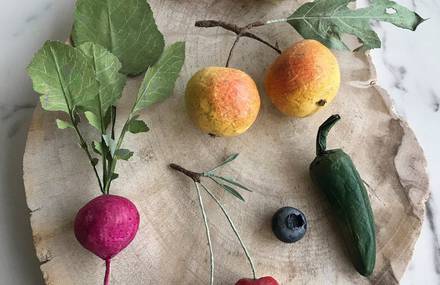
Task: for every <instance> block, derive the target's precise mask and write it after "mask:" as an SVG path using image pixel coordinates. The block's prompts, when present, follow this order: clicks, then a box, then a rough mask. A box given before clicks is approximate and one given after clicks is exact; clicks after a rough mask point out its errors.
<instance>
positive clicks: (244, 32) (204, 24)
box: [195, 20, 281, 67]
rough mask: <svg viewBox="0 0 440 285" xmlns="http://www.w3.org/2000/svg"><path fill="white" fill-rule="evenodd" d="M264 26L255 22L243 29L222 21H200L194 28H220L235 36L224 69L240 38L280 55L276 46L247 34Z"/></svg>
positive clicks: (259, 22) (252, 34)
mask: <svg viewBox="0 0 440 285" xmlns="http://www.w3.org/2000/svg"><path fill="white" fill-rule="evenodd" d="M264 25H265V23H264V22H261V21H257V22H253V23H250V24H248V25H246V26H244V27H239V26H237V25H235V24H231V23H227V22H223V21H217V20H202V21H197V22H196V24H195V26H196V27H200V28H213V27H221V28H223V29H225V30H228V31H231V32H233V33H235V34H236V35H237V37H236V39H235V41H234V43H233V44H232V47H231V50H230V51H229V56H228V59H227V61H226V67H228V66H229V61H230V59H231V57H232V53H233V50H234V48H235V46H236V45H237V43H238V41H239V40H240V38H241V37H246V38H251V39H254V40H256V41H258V42H260V43H262V44H265V45H266V46H268V47H270V48H272V49H273V50H275V51H276V52H277V53H279V54H280V53H281V50H280V49H279V48H278V47H277V46H276V45H273V44H271V43H269V42H268V41H266V40H263V39H262V38H260V37H259V36H257V35H255V34H254V33H251V32H249V30H250V29H252V28H255V27H260V26H264Z"/></svg>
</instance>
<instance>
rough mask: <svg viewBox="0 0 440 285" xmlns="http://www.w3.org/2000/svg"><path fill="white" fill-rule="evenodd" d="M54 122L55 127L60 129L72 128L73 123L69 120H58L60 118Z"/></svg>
mask: <svg viewBox="0 0 440 285" xmlns="http://www.w3.org/2000/svg"><path fill="white" fill-rule="evenodd" d="M56 123H57V127H58V128H59V129H61V130H64V129H67V128H72V129H73V125H72V124H71V123H69V122H66V121H63V120H60V119H56Z"/></svg>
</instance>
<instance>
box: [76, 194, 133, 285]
mask: <svg viewBox="0 0 440 285" xmlns="http://www.w3.org/2000/svg"><path fill="white" fill-rule="evenodd" d="M74 228H75V236H76V239H77V240H78V241H79V242H80V243H81V245H82V246H83V247H85V248H86V249H88V250H89V251H91V252H93V253H94V254H95V255H97V256H98V257H100V258H102V259H103V260H105V265H106V270H105V278H104V285H107V284H109V279H110V278H109V275H110V260H111V259H112V258H113V257H114V256H115V255H117V254H118V253H119V252H120V251H121V250H123V249H124V248H126V247H127V246H128V245H129V244H130V243H131V241H132V240H133V239H134V237H135V236H136V233H137V230H138V228H139V212H138V210H137V209H136V206H135V205H134V204H133V203H132V202H131V201H130V200H128V199H126V198H124V197H121V196H116V195H101V196H99V197H96V198H95V199H93V200H91V201H90V202H88V203H87V204H86V205H85V206H84V207H82V208H81V209H80V210H79V211H78V214H77V215H76V218H75V226H74Z"/></svg>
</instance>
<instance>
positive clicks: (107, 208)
mask: <svg viewBox="0 0 440 285" xmlns="http://www.w3.org/2000/svg"><path fill="white" fill-rule="evenodd" d="M119 2H121V1H108V0H103V1H95V0H78V1H77V4H76V8H75V17H74V25H73V26H74V27H73V33H72V35H71V45H70V44H66V43H61V42H56V41H47V42H46V43H45V44H44V45H43V47H42V48H41V49H40V50H39V51H38V52H37V53H36V54H35V55H34V57H33V59H32V62H31V63H30V64H29V66H28V68H27V71H28V74H29V76H30V78H31V79H32V84H33V88H34V90H35V91H36V92H37V93H39V94H40V95H41V97H40V101H41V107H42V108H43V109H44V110H46V111H57V119H56V124H57V126H58V128H59V129H65V130H68V129H69V130H71V131H73V132H74V134H75V135H76V138H77V139H78V143H79V146H80V147H81V149H82V150H83V151H84V153H85V158H87V160H88V161H89V166H90V167H91V170H92V171H93V174H94V175H95V176H96V180H97V182H98V185H97V186H99V190H100V191H101V193H102V195H101V196H99V197H96V198H95V199H93V200H91V201H90V202H88V203H87V204H86V205H85V206H84V207H82V208H81V209H80V210H79V211H78V213H77V215H76V217H75V224H74V232H75V236H76V238H77V240H78V241H79V243H80V244H81V245H82V246H83V247H84V248H86V249H87V250H89V251H91V252H93V253H94V254H95V255H96V256H98V257H100V258H101V259H103V260H104V261H105V277H104V285H108V284H109V282H110V262H111V260H112V258H113V257H114V256H116V255H117V254H118V253H119V252H120V251H121V250H123V249H124V248H126V247H127V246H128V245H129V244H130V243H131V241H132V240H133V239H134V237H135V236H136V233H137V231H138V228H139V213H138V211H137V209H136V206H135V205H134V204H133V203H132V202H130V201H129V200H128V199H126V198H123V197H120V196H116V195H110V190H111V185H112V183H113V181H114V180H115V179H117V178H118V177H119V174H118V173H116V170H117V164H118V163H119V161H121V160H129V159H130V158H131V157H132V156H133V154H134V152H133V151H131V150H129V149H126V148H123V141H124V138H125V136H126V135H128V134H129V133H131V134H140V133H145V132H148V131H149V128H148V126H147V124H146V123H145V122H144V121H143V120H141V119H140V118H139V117H140V112H141V111H142V110H143V109H146V108H147V107H149V106H151V105H152V104H154V103H156V102H159V101H163V100H165V99H166V98H167V97H169V96H170V95H171V94H172V93H173V92H172V91H173V89H174V84H175V82H176V80H177V78H178V76H179V73H180V70H181V69H182V66H183V63H184V59H185V43H184V42H176V43H173V44H171V45H168V46H166V47H165V42H164V37H163V35H162V33H161V32H160V31H159V30H158V28H157V26H156V24H155V21H154V17H153V12H152V11H151V8H150V6H149V4H148V2H147V1H137V0H124V1H123V2H124V9H119V8H120V7H119V6H120V3H119ZM110 11H111V13H110ZM96 15H101V16H103V17H104V18H106V19H108V20H109V22H111V23H112V25H111V29H109V28H110V26H108V25H102V24H101V20H100V18H102V17H96ZM114 31H117V33H114ZM109 35H111V36H112V37H111V41H101V39H107V38H108V36H109ZM143 72H145V74H144V76H143V77H144V79H143V81H142V84H141V85H140V88H139V91H138V94H137V96H136V99H135V100H134V102H133V104H132V107H131V109H130V110H129V111H128V113H127V117H126V118H124V120H125V123H122V124H121V126H122V128H121V129H117V128H116V126H117V124H116V121H117V119H116V118H119V116H118V114H119V113H118V110H117V107H116V106H117V105H118V100H119V99H120V98H121V96H122V91H123V89H124V86H125V83H126V80H127V75H138V74H141V73H143ZM84 123H88V124H89V125H90V126H91V127H92V128H95V132H87V135H88V136H86V133H84V132H83V129H82V128H83V125H84ZM100 168H101V169H100ZM70 174H72V173H70ZM127 174H128V175H130V173H127ZM78 195H79V194H78Z"/></svg>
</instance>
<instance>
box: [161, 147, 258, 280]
mask: <svg viewBox="0 0 440 285" xmlns="http://www.w3.org/2000/svg"><path fill="white" fill-rule="evenodd" d="M236 157H237V155H232V156H230V157H229V158H228V159H226V160H225V161H224V162H223V163H221V164H220V165H218V166H217V167H215V168H213V169H211V170H209V171H207V172H201V173H200V172H194V171H191V170H188V169H185V168H183V167H182V166H180V165H177V164H174V163H171V164H170V165H169V166H170V168H172V169H174V170H176V171H179V172H181V173H183V174H185V175H186V176H188V177H189V178H191V179H192V180H193V182H194V185H195V189H196V192H197V197H198V200H199V206H200V210H201V212H202V217H203V223H204V226H205V232H206V237H207V240H208V247H209V256H210V285H213V284H214V252H213V249H212V241H211V234H210V231H209V223H208V217H207V214H206V209H205V207H204V204H203V198H202V194H201V191H200V187H199V186H201V187H202V189H203V190H204V191H205V192H206V193H207V194H208V195H209V196H210V197H211V199H213V200H214V202H215V203H216V204H217V205H218V207H219V208H220V209H221V211H222V212H223V214H224V215H225V217H226V219H227V221H228V223H229V225H230V226H231V228H232V231H233V232H234V234H235V236H236V237H237V239H238V241H239V242H240V245H241V247H242V248H243V251H244V253H245V255H246V258H247V259H248V261H249V265H250V267H251V270H252V276H253V278H254V279H257V275H256V272H255V266H254V263H253V261H252V258H251V256H250V254H249V251H248V249H247V248H246V246H245V244H244V242H243V239H242V238H241V236H240V234H239V233H238V230H237V228H236V226H235V224H234V222H233V221H232V219H231V217H230V215H229V213H228V212H227V211H226V209H225V207H224V206H223V205H222V203H221V202H220V200H219V199H218V198H217V197H216V196H215V195H214V194H213V193H212V192H211V191H210V190H209V189H208V187H206V185H204V184H203V183H202V182H201V178H202V177H206V178H209V179H212V180H213V181H214V182H216V183H217V184H218V185H219V186H223V188H224V189H225V190H227V191H229V192H230V191H235V190H234V189H229V187H230V186H225V185H224V184H222V183H220V182H218V181H217V180H215V179H214V177H217V178H219V179H225V180H226V181H229V182H230V183H232V185H234V186H237V187H239V188H242V189H245V190H247V191H250V190H249V189H247V188H246V187H244V186H242V185H241V184H239V183H237V182H234V181H231V180H230V178H224V177H221V176H218V175H215V174H214V173H213V171H214V170H216V169H217V168H219V167H221V166H223V165H225V164H227V163H229V162H231V161H232V160H234V159H235V158H236ZM234 195H235V196H236V197H238V198H240V199H242V197H241V196H240V195H239V194H237V193H234ZM237 195H238V196H237Z"/></svg>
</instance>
